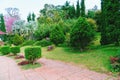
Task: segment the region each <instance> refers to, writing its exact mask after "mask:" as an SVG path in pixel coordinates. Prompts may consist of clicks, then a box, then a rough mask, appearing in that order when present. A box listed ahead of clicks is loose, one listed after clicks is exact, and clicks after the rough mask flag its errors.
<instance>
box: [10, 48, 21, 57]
mask: <svg viewBox="0 0 120 80" xmlns="http://www.w3.org/2000/svg"><path fill="white" fill-rule="evenodd" d="M10 51H11V52H12V53H13V54H14V55H17V53H19V52H20V47H19V46H14V47H11V48H10Z"/></svg>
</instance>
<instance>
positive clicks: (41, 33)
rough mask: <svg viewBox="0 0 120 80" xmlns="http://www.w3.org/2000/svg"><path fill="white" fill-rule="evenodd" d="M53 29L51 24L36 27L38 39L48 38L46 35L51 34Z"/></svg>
mask: <svg viewBox="0 0 120 80" xmlns="http://www.w3.org/2000/svg"><path fill="white" fill-rule="evenodd" d="M51 29H52V27H51V26H49V25H45V24H43V25H40V26H39V27H38V28H37V29H36V31H35V33H34V35H35V37H36V39H37V40H41V39H43V38H46V37H49V36H50V32H51Z"/></svg>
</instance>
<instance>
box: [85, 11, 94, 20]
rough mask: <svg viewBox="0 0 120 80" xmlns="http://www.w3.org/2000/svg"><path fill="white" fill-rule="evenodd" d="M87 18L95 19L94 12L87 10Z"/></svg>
mask: <svg viewBox="0 0 120 80" xmlns="http://www.w3.org/2000/svg"><path fill="white" fill-rule="evenodd" d="M87 17H88V18H92V19H94V18H95V11H93V10H88V13H87Z"/></svg>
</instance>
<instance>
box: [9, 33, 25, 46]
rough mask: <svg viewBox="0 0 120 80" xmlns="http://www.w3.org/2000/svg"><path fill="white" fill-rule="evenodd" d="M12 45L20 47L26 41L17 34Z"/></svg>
mask: <svg viewBox="0 0 120 80" xmlns="http://www.w3.org/2000/svg"><path fill="white" fill-rule="evenodd" d="M11 41H12V43H13V44H14V45H20V44H22V43H23V41H24V39H23V37H22V36H19V35H18V34H15V35H14V36H13V37H12V39H11Z"/></svg>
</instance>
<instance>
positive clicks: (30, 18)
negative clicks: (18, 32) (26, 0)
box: [27, 13, 35, 22]
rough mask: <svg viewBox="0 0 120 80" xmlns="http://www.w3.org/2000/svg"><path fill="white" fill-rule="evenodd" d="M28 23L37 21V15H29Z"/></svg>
mask: <svg viewBox="0 0 120 80" xmlns="http://www.w3.org/2000/svg"><path fill="white" fill-rule="evenodd" d="M27 21H28V22H30V21H35V14H34V13H32V14H31V13H29V15H28V16H27Z"/></svg>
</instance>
